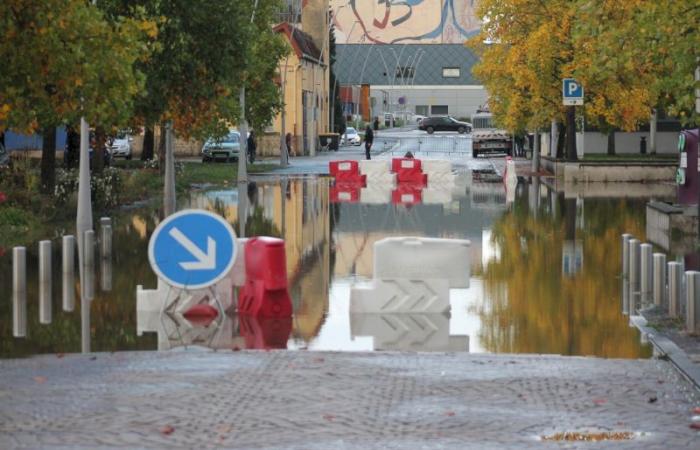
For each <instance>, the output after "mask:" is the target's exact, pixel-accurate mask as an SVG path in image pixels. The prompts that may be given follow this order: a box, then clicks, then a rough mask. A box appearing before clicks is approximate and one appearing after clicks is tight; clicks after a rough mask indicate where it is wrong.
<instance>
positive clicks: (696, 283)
mask: <svg viewBox="0 0 700 450" xmlns="http://www.w3.org/2000/svg"><path fill="white" fill-rule="evenodd" d="M685 286H686V290H685V325H686V329H687V331H688V332H689V333H696V332H698V331H700V272H697V271H694V270H689V271H688V272H686V273H685Z"/></svg>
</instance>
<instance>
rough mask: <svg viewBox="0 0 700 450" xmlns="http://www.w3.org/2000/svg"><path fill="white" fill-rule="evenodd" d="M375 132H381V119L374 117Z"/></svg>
mask: <svg viewBox="0 0 700 450" xmlns="http://www.w3.org/2000/svg"><path fill="white" fill-rule="evenodd" d="M374 131H379V117H376V116H375V117H374Z"/></svg>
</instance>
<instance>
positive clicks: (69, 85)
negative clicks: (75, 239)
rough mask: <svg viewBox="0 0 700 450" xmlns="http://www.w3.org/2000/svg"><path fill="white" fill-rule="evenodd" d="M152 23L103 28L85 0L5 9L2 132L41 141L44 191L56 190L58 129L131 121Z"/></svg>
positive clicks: (20, 3) (0, 11) (20, 1)
mask: <svg viewBox="0 0 700 450" xmlns="http://www.w3.org/2000/svg"><path fill="white" fill-rule="evenodd" d="M149 26H150V25H149V24H148V23H147V22H143V21H137V20H131V19H121V20H118V21H115V22H111V23H110V22H107V21H105V19H104V17H103V15H102V13H101V12H100V11H99V10H98V9H96V8H94V7H93V6H91V5H89V4H88V3H87V2H85V1H84V0H45V1H41V2H37V1H32V0H6V1H3V2H2V3H0V29H2V30H3V33H4V34H3V40H2V41H0V60H2V61H3V70H2V71H0V111H3V113H2V114H0V130H5V129H8V128H13V129H16V130H19V131H24V132H29V133H33V132H40V133H42V134H43V135H44V140H43V141H44V143H43V149H42V162H41V190H42V192H44V193H52V192H53V189H54V183H55V175H54V172H55V158H56V148H55V134H56V133H55V129H56V126H58V125H61V124H65V123H76V122H77V121H78V120H79V118H80V117H81V116H84V117H86V119H87V120H88V121H89V122H94V121H96V120H97V119H98V118H99V119H100V121H101V122H102V123H105V124H108V125H120V124H123V123H125V122H126V121H128V118H129V117H130V116H131V112H132V107H133V98H134V96H135V95H136V94H137V93H138V92H139V91H140V90H141V88H142V86H143V78H142V77H141V75H140V74H139V72H138V71H137V70H135V69H134V63H135V61H136V60H137V59H138V58H140V57H142V56H143V53H144V50H145V46H144V41H145V33H146V29H147V28H148V27H149Z"/></svg>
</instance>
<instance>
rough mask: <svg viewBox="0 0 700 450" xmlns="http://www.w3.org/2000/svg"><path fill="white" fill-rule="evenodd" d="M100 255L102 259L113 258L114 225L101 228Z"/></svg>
mask: <svg viewBox="0 0 700 450" xmlns="http://www.w3.org/2000/svg"><path fill="white" fill-rule="evenodd" d="M100 254H101V256H102V259H110V258H111V257H112V225H102V227H101V228H100Z"/></svg>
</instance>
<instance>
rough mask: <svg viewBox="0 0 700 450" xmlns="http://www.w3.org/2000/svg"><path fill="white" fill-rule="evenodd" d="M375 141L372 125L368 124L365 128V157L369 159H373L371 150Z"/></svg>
mask: <svg viewBox="0 0 700 450" xmlns="http://www.w3.org/2000/svg"><path fill="white" fill-rule="evenodd" d="M373 143H374V131H372V127H370V126H369V124H367V128H365V157H366V158H367V159H372V158H370V156H369V152H370V150H372V144H373Z"/></svg>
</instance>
